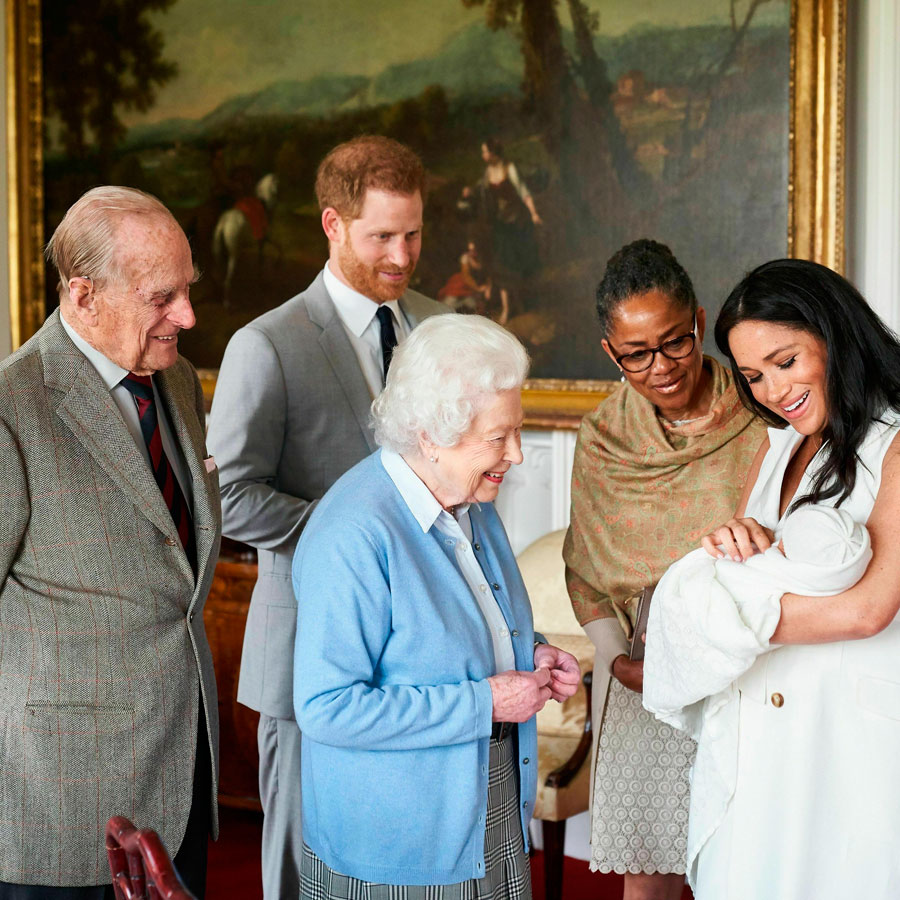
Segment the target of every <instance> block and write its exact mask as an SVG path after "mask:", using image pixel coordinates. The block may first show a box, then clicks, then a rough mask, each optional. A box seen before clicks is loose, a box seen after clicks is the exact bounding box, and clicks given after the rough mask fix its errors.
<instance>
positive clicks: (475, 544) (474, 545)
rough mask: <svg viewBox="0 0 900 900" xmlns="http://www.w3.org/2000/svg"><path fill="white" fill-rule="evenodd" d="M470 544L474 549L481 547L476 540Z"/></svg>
mask: <svg viewBox="0 0 900 900" xmlns="http://www.w3.org/2000/svg"><path fill="white" fill-rule="evenodd" d="M472 546H473V547H474V548H475V549H476V550H480V549H481V544H479V543H477V542H476V543H474V544H472Z"/></svg>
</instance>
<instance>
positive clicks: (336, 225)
mask: <svg viewBox="0 0 900 900" xmlns="http://www.w3.org/2000/svg"><path fill="white" fill-rule="evenodd" d="M345 228H346V226H345V225H344V220H343V219H342V218H341V214H340V213H339V212H338V211H337V210H336V209H335V208H334V207H333V206H327V207H326V208H325V209H323V210H322V231H324V232H325V237H327V238H328V240H329V241H330V242H331V243H333V244H340V243H341V241H342V240H343V237H344V229H345Z"/></svg>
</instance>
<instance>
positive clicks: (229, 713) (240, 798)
mask: <svg viewBox="0 0 900 900" xmlns="http://www.w3.org/2000/svg"><path fill="white" fill-rule="evenodd" d="M251 558H252V557H251ZM256 571H257V568H256V563H255V561H254V562H249V561H247V556H246V555H243V556H235V557H229V556H222V557H220V558H219V562H218V563H217V565H216V575H215V578H214V579H213V583H212V587H211V588H210V591H209V598H208V599H207V601H206V607H205V609H204V612H203V623H204V625H205V626H206V634H207V636H208V638H209V645H210V647H211V649H212V656H213V664H214V665H215V669H216V683H217V685H218V689H219V802H220V803H221V804H222V805H223V806H235V807H241V808H243V809H260V805H259V780H258V775H259V763H258V754H257V749H256V725H257V722H258V721H259V713H257V712H255V711H254V710H252V709H248V708H247V707H246V706H242V705H241V704H239V703H238V702H237V685H238V672H239V671H240V667H241V647H242V646H243V643H244V627H245V625H246V623H247V610H248V609H249V608H250V593H251V592H252V590H253V585H254V584H256Z"/></svg>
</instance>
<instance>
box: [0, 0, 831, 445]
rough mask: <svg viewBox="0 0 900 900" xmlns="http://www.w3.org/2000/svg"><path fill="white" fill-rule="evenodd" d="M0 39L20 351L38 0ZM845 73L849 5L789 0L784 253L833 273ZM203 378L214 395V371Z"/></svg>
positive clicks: (32, 213) (30, 221) (30, 256)
mask: <svg viewBox="0 0 900 900" xmlns="http://www.w3.org/2000/svg"><path fill="white" fill-rule="evenodd" d="M6 37H7V79H8V90H7V140H8V145H9V146H8V159H9V163H8V172H7V177H8V182H9V192H8V195H9V209H8V220H9V235H10V241H9V248H8V252H9V270H10V286H9V297H10V316H11V327H12V336H13V345H14V346H19V345H20V344H21V343H22V342H24V341H25V340H27V338H28V337H29V336H30V335H31V334H33V333H34V332H35V331H36V330H37V329H38V328H39V327H40V324H41V322H42V320H43V317H44V296H45V285H44V265H43V261H42V258H41V248H42V246H43V243H44V240H45V235H44V234H43V225H42V215H43V158H42V126H43V116H42V108H41V35H40V0H6ZM845 70H846V0H792V2H791V58H790V113H789V123H790V124H789V160H788V227H787V234H786V241H785V251H786V253H787V255H791V256H798V257H804V258H808V259H814V260H817V261H819V262H822V263H824V264H826V265H829V266H831V267H832V268H835V269H837V270H838V271H841V270H842V269H843V266H844V222H843V219H844V120H845V119H844V102H845V98H844V94H845V86H844V85H845ZM298 287H299V285H298ZM598 346H599V336H598ZM205 380H206V385H207V386H208V387H209V389H210V390H211V389H212V387H213V386H214V381H215V372H214V371H211V372H208V373H206V379H205ZM612 384H613V383H611V382H603V381H587V380H571V379H556V378H548V379H540V380H532V381H530V382H529V384H528V390H527V391H526V396H525V405H526V416H527V424H528V425H529V426H530V427H540V428H573V427H577V424H578V422H579V421H580V419H581V416H582V415H583V414H584V413H585V412H587V411H589V410H590V409H592V408H593V407H594V406H595V405H596V403H597V402H598V400H599V399H600V398H601V397H602V396H604V395H605V394H606V393H608V391H609V390H610V389H611V386H612Z"/></svg>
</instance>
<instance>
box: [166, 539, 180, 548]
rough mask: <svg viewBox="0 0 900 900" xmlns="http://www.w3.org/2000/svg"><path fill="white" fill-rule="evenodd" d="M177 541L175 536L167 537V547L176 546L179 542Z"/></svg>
mask: <svg viewBox="0 0 900 900" xmlns="http://www.w3.org/2000/svg"><path fill="white" fill-rule="evenodd" d="M177 543H178V542H177V541H176V540H175V538H166V546H167V547H174V546H175V544H177Z"/></svg>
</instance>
